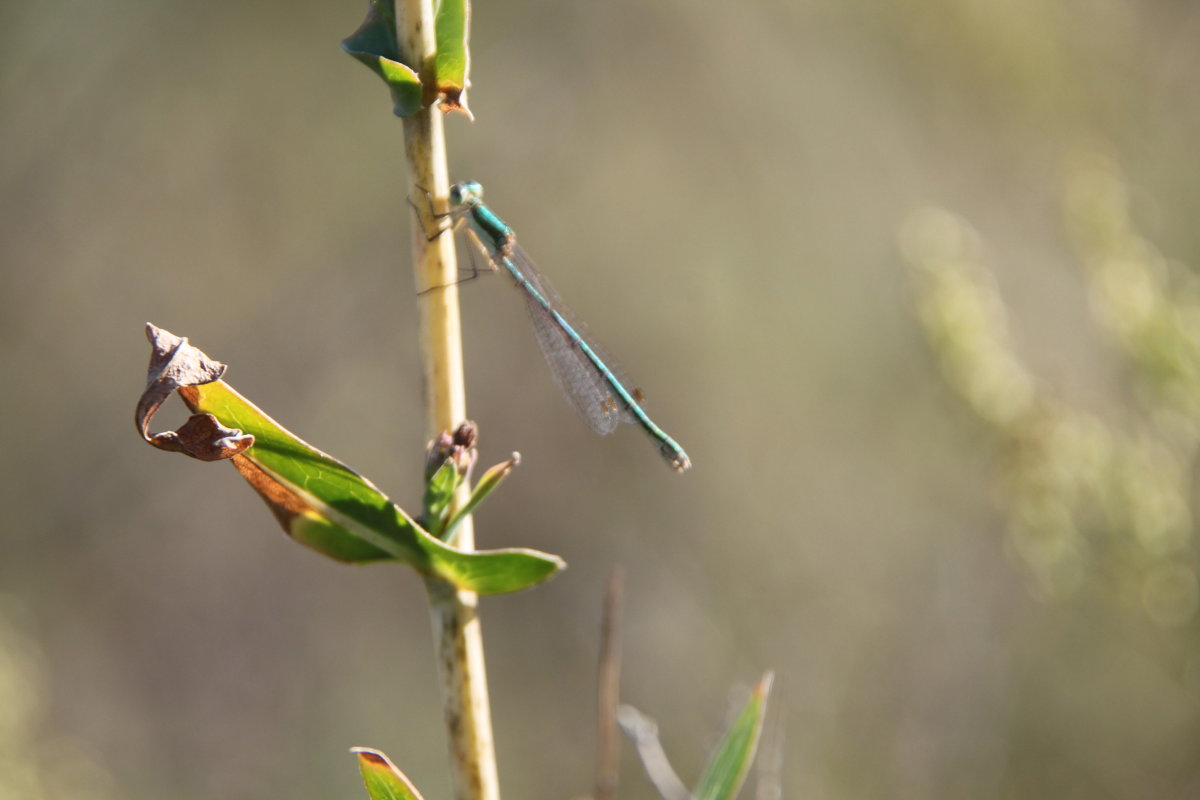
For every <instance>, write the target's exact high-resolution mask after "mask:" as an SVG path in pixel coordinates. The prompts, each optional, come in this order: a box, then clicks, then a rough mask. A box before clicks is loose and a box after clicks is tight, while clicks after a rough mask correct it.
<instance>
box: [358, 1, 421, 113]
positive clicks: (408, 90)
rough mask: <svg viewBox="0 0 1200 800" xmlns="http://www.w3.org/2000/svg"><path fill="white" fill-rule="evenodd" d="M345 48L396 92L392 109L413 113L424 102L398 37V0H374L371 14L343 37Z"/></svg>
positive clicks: (414, 72) (393, 93)
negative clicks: (401, 51) (401, 49)
mask: <svg viewBox="0 0 1200 800" xmlns="http://www.w3.org/2000/svg"><path fill="white" fill-rule="evenodd" d="M342 50H344V51H345V52H346V53H347V54H349V55H351V56H353V57H354V58H356V59H358V60H359V61H361V62H362V63H363V64H365V65H366V66H367V68H368V69H370V70H371V71H372V72H374V73H375V74H376V75H378V76H379V77H380V78H382V79H383V82H384V83H386V84H387V86H388V91H390V92H391V95H392V113H394V114H395V115H396V116H398V117H411V116H412V115H413V114H415V113H417V112H418V111H420V110H421V107H422V105H423V87H422V86H421V79H420V77H418V75H417V73H416V71H415V70H414V69H413V68H412V67H411V66H409V65H408V64H406V63H405V59H404V58H403V57H402V56H401V54H400V46H399V43H398V42H397V41H396V6H395V0H371V5H370V7H369V8H368V9H367V16H366V18H365V19H363V22H362V24H361V25H360V26H359V27H358V30H356V31H355V32H354V33H352V34H350V35H349V36H347V37H346V38H345V39H343V40H342Z"/></svg>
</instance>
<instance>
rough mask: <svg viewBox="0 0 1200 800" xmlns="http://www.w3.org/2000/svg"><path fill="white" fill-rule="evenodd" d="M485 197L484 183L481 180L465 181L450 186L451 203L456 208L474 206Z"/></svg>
mask: <svg viewBox="0 0 1200 800" xmlns="http://www.w3.org/2000/svg"><path fill="white" fill-rule="evenodd" d="M482 199H483V185H482V184H480V183H479V181H463V182H461V183H456V184H454V185H453V186H451V187H450V205H452V206H454V207H455V208H462V207H464V206H473V205H475V204H476V203H478V202H479V201H480V200H482Z"/></svg>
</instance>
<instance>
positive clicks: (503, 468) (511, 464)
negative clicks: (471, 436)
mask: <svg viewBox="0 0 1200 800" xmlns="http://www.w3.org/2000/svg"><path fill="white" fill-rule="evenodd" d="M520 463H521V454H520V453H513V454H512V458H510V459H508V460H507V461H502V462H501V463H499V464H497V465H496V466H494V467H492V468H491V469H489V470H488V471H487V472H485V473H483V477H482V478H480V479H479V483H477V484H476V485H475V488H474V489H472V490H471V497H470V498H469V499H468V500H467V502H466V504H464V505H463V507H462V508H460V509H459V510H458V511H456V512H454V517H453V518H451V520H450V522H449V524H447V525H446V528H445V531H443V532H442V534H441V536H440V538H441V539H442V540H443V541H446V542H453V541H454V533H455V530H456V529H457V528H458V523H460V522H462V521H463V518H464V517H466V516H467V515H468V514H470V513H471V512H472V511H474V510H475V507H476V506H478V505H479V504H480V503H482V502H483V500H484V498H485V497H487V496H488V495H489V494H491V493H492V492H493V491H495V489H496V487H497V486H499V485H500V482H501V481H503V480H504V479H505V478H507V477H508V475H509V473H511V472H512V471H513V470H514V469H516V466H517V464H520Z"/></svg>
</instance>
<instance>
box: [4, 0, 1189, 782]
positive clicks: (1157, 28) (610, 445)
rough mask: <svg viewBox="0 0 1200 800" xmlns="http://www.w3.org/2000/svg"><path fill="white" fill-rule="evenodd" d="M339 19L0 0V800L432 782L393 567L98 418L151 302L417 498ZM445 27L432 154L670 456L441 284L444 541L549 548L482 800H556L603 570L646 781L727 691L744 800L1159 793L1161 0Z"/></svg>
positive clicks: (267, 11)
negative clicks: (368, 756) (590, 417)
mask: <svg viewBox="0 0 1200 800" xmlns="http://www.w3.org/2000/svg"><path fill="white" fill-rule="evenodd" d="M365 5H366V4H365V3H364V2H359V1H358V0H356V2H338V3H334V2H296V1H294V2H289V3H284V2H257V3H235V2H226V1H221V2H209V3H183V2H174V3H172V2H145V0H142V1H139V0H89V2H83V1H82V0H67V2H60V3H25V4H17V3H5V4H3V6H0V42H2V44H3V46H2V47H0V118H2V119H3V123H0V131H2V133H0V136H2V137H3V141H2V146H3V151H2V152H3V158H2V159H0V187H2V188H0V203H2V204H3V215H2V217H0V226H2V228H0V230H2V234H0V241H2V242H3V245H2V247H3V263H4V270H3V282H4V284H3V292H2V294H0V302H2V304H3V305H2V313H0V354H2V358H3V362H2V363H3V369H4V374H5V375H6V376H7V377H6V385H7V386H8V389H7V391H6V392H5V393H4V398H5V401H4V413H5V418H6V420H7V423H6V424H5V425H4V426H3V431H4V449H5V453H6V456H7V457H6V459H5V463H6V464H7V468H6V470H5V476H4V477H5V479H4V480H3V481H2V482H0V486H2V487H3V488H2V489H0V492H3V496H2V500H3V507H4V508H5V509H6V510H7V511H8V512H9V513H10V514H11V515H12V516H11V517H10V519H9V522H8V523H7V524H6V525H5V526H4V531H5V532H4V534H3V540H2V548H3V549H2V551H0V552H2V553H3V556H2V558H0V798H3V800H9V798H13V800H39V799H40V798H43V797H55V798H59V797H68V796H88V797H92V798H133V799H134V800H142V799H143V798H145V799H146V800H151V799H152V798H153V799H155V800H157V799H158V798H164V797H171V798H178V799H179V800H213V799H215V798H222V799H224V800H240V799H241V798H245V799H246V800H250V799H251V798H267V797H285V796H286V797H295V798H311V799H312V800H320V799H324V798H350V797H359V796H362V795H361V789H360V788H359V787H358V785H357V777H356V774H355V770H354V765H353V761H352V759H351V758H350V756H349V755H348V754H347V752H346V749H347V748H348V747H350V746H353V745H368V746H374V747H379V748H382V749H384V750H386V751H387V752H388V753H389V754H390V755H391V756H392V757H393V758H394V759H395V760H396V761H397V763H399V764H400V765H401V766H402V767H403V768H404V769H405V770H406V771H408V773H409V774H410V775H411V776H412V778H413V779H414V780H415V781H416V783H417V785H418V786H420V787H421V788H422V789H423V791H424V792H425V793H426V796H427V797H430V798H444V797H447V796H449V781H448V779H447V777H446V773H447V769H446V755H445V742H444V736H443V732H442V726H441V712H440V709H439V705H438V702H437V698H436V690H435V679H434V662H433V657H432V652H431V645H430V634H429V623H428V620H427V616H426V613H425V604H424V598H423V592H422V589H421V586H420V584H419V581H418V580H417V579H416V578H415V577H414V576H413V575H412V574H411V573H410V572H408V571H406V570H401V569H391V568H387V567H382V566H375V567H365V568H351V567H345V566H339V565H335V564H333V563H331V562H327V561H325V560H323V559H321V558H320V557H318V556H316V555H315V554H313V553H311V552H308V551H306V550H303V549H301V548H298V547H296V546H294V545H293V544H292V543H291V542H289V541H287V540H286V538H285V537H284V536H283V535H282V534H281V533H280V531H279V530H278V528H277V527H276V526H275V523H274V521H273V520H272V519H271V518H270V516H269V515H268V514H267V513H266V511H265V509H264V508H263V507H262V506H261V503H260V501H259V500H258V499H257V498H256V497H254V496H253V495H252V494H251V493H250V492H248V491H246V490H245V488H244V487H243V486H242V485H241V483H240V480H239V479H238V478H237V476H236V474H235V473H234V471H233V470H232V469H229V468H228V467H224V466H213V465H206V464H200V463H198V462H192V461H189V460H187V459H184V458H177V457H170V456H167V455H165V454H163V453H159V452H156V451H154V450H152V449H150V448H149V447H146V446H145V445H144V444H143V443H142V442H141V441H139V439H138V437H137V436H136V434H135V432H134V429H133V426H132V424H131V423H132V415H133V406H134V402H135V400H136V398H137V396H138V393H139V392H140V390H141V388H142V376H143V375H144V369H145V363H146V360H147V357H148V348H147V346H146V343H145V340H144V339H143V336H142V324H143V323H144V322H145V321H146V320H151V321H153V322H155V323H156V324H159V325H161V326H164V327H166V328H167V329H169V330H171V331H173V332H175V333H177V334H179V335H184V336H188V337H190V338H191V339H192V341H193V342H194V343H195V344H196V345H197V346H199V347H201V348H202V349H203V350H205V351H206V352H208V353H209V354H210V355H212V356H213V357H215V358H218V359H220V360H222V361H224V362H226V363H228V364H229V365H230V369H229V372H228V373H227V376H226V377H227V379H228V380H229V381H230V382H231V383H232V384H233V385H234V386H235V387H236V388H237V389H239V390H240V391H241V392H242V393H244V394H245V395H247V396H248V397H250V398H251V399H252V400H254V401H255V402H256V403H258V404H259V405H261V406H262V407H264V408H265V409H267V410H268V411H269V412H270V413H272V414H273V415H274V416H275V417H276V418H277V419H279V420H280V421H281V422H282V423H283V424H285V425H287V426H288V427H289V428H291V429H293V430H295V431H297V432H299V433H300V434H301V435H303V436H304V437H305V438H307V439H308V440H309V441H310V442H312V443H314V444H315V445H317V446H319V447H321V448H323V449H325V450H327V451H329V452H331V453H333V454H334V455H336V456H338V457H339V458H341V459H342V460H344V461H346V462H347V463H349V464H351V465H353V466H354V467H356V468H357V469H359V470H360V471H362V472H363V473H365V474H366V475H368V476H369V477H371V478H372V479H373V480H375V481H376V483H377V484H378V485H379V486H380V487H381V488H383V489H384V490H385V491H387V492H389V493H390V494H392V495H394V496H395V497H396V498H397V499H398V500H399V501H400V502H401V503H403V504H408V505H409V506H412V505H414V504H415V501H416V500H417V498H418V497H419V493H418V481H419V475H420V469H421V459H422V447H423V444H424V441H423V433H422V430H421V426H422V423H421V420H422V418H423V417H422V412H421V409H420V407H419V403H420V398H421V387H420V384H419V381H420V373H419V368H418V363H417V357H416V347H415V341H414V340H415V332H416V326H415V319H414V313H415V304H414V302H413V289H412V280H411V276H410V275H409V273H408V271H407V269H408V254H409V242H408V238H407V237H408V230H409V215H410V211H409V209H408V207H407V206H406V204H405V198H404V191H405V188H404V187H405V176H404V159H403V154H402V151H401V139H400V125H399V123H398V122H397V121H396V120H395V119H394V118H392V117H391V115H390V105H389V102H388V100H387V95H386V91H385V90H384V88H383V86H382V85H381V84H380V83H379V82H378V81H377V79H375V78H374V77H373V76H371V75H370V74H369V73H368V72H367V71H366V70H365V69H363V67H362V66H360V65H359V64H357V63H355V62H354V61H353V60H352V59H350V58H348V57H347V56H345V55H343V54H342V53H341V52H340V51H339V49H338V46H337V45H338V41H339V40H340V39H341V38H342V37H343V36H345V35H347V34H349V33H350V32H351V31H352V30H354V28H355V27H356V26H357V24H358V22H359V20H360V19H361V16H362V14H363V12H364V10H365ZM473 34H474V35H473V74H472V77H473V89H472V91H471V95H470V99H471V104H472V108H473V109H474V111H475V114H476V117H477V121H476V122H475V123H474V124H471V123H468V122H466V121H465V120H464V119H461V118H452V119H449V120H447V127H448V135H449V138H450V162H451V172H452V175H453V176H454V177H455V178H456V179H465V178H474V179H477V180H479V181H481V182H483V184H484V185H485V186H486V187H487V189H488V200H489V201H490V202H491V203H492V204H493V205H494V207H495V208H496V209H497V211H498V212H499V213H500V214H502V215H503V216H504V217H505V218H506V219H507V220H508V221H509V222H510V223H512V224H513V226H514V227H515V228H516V229H517V230H518V231H519V232H520V236H521V241H522V242H523V243H524V245H525V246H526V248H527V249H528V250H529V251H530V252H531V253H532V254H533V256H534V257H535V258H536V259H538V261H539V263H540V264H541V266H542V268H543V269H544V270H545V272H546V273H547V274H548V275H549V276H550V277H551V278H552V279H553V280H554V282H555V284H556V286H557V288H558V289H559V291H560V292H561V293H562V295H563V296H564V297H566V298H567V300H568V301H569V302H570V303H571V305H572V307H573V308H574V310H575V311H576V312H577V313H578V314H579V316H580V317H581V318H583V319H586V320H588V321H589V323H590V325H591V328H592V330H593V331H594V332H595V333H596V334H597V336H598V338H599V339H601V340H602V341H603V342H604V344H605V346H606V348H607V349H608V350H610V351H611V352H613V353H616V354H618V356H619V357H620V359H621V361H622V362H623V364H624V366H625V369H626V370H627V371H628V372H629V374H631V375H634V376H636V377H637V380H638V381H639V382H640V385H641V386H642V387H643V388H644V389H645V391H646V393H647V394H648V396H649V397H650V402H649V409H650V411H651V413H652V414H653V415H654V416H655V417H656V419H658V420H659V421H660V422H661V423H662V424H663V426H664V427H665V428H666V429H667V430H669V431H670V432H671V433H672V435H674V436H675V437H677V438H678V439H679V440H680V441H681V442H682V443H683V444H684V445H685V446H686V448H687V450H688V453H689V454H690V455H691V457H692V459H693V461H694V463H695V468H694V469H693V470H692V471H691V472H690V473H688V474H686V475H684V476H678V475H674V474H672V473H671V472H670V470H668V469H666V468H665V467H664V466H663V464H662V463H661V461H660V460H659V459H658V457H657V456H656V455H655V453H654V452H653V450H652V448H651V447H650V446H649V445H648V444H647V443H646V442H645V441H644V440H643V437H642V436H641V435H640V434H639V433H638V432H637V431H635V430H633V429H625V430H622V431H620V432H619V433H618V434H617V435H615V436H613V437H610V438H607V439H599V438H596V437H594V436H592V434H591V433H590V432H589V431H588V430H587V429H586V427H585V426H584V425H583V424H581V423H580V422H579V420H577V419H574V418H573V416H572V412H571V411H570V409H569V407H568V405H567V404H566V403H565V402H563V400H562V398H560V397H559V396H558V393H557V391H556V390H555V388H554V386H553V384H552V382H551V380H550V378H549V376H548V374H547V373H546V370H545V367H544V365H543V364H542V363H541V357H540V354H539V353H538V351H537V348H536V346H535V345H534V343H533V340H532V337H531V335H530V332H529V331H528V330H527V321H526V320H525V319H524V313H525V312H524V310H523V309H522V308H521V307H520V306H521V302H520V300H519V299H518V297H517V296H516V294H515V292H514V291H513V289H512V288H511V287H510V286H508V285H507V282H506V281H505V280H503V279H501V278H485V279H483V280H480V281H476V282H472V283H469V284H467V285H466V286H464V287H463V297H464V304H465V305H464V323H465V336H466V343H467V344H466V346H467V353H466V358H467V366H468V385H469V393H470V394H469V408H470V413H471V416H472V417H473V418H474V419H476V420H477V421H478V422H479V423H480V425H481V427H482V431H483V434H482V443H481V446H482V459H483V461H484V463H494V462H495V461H498V460H501V459H502V458H504V457H506V456H507V455H508V454H509V452H511V451H513V450H520V451H521V453H522V454H523V456H524V461H523V463H522V466H521V468H520V470H519V471H518V473H517V474H516V475H515V476H514V477H513V478H512V479H511V480H510V481H509V483H508V484H506V486H505V488H504V491H502V492H501V493H499V494H498V495H497V496H495V497H494V499H492V500H490V501H489V502H488V504H487V505H486V506H485V507H484V508H483V510H482V511H481V513H480V514H479V515H478V517H477V521H478V535H479V541H480V545H481V546H487V547H499V546H508V545H526V546H531V547H537V548H540V549H543V550H547V551H550V552H553V553H557V554H560V555H562V556H563V557H565V558H566V559H567V561H568V562H569V564H570V569H569V570H568V571H567V572H566V573H564V574H563V575H561V576H560V577H558V578H557V579H555V580H554V581H552V582H551V583H549V584H548V585H546V586H544V587H541V588H538V589H536V590H534V591H530V592H526V593H523V594H519V595H516V596H512V597H500V598H495V599H490V600H487V601H486V602H485V604H484V606H483V618H484V625H485V636H486V641H487V645H488V658H489V666H490V670H491V672H490V681H491V689H492V694H493V699H494V715H495V723H496V735H497V745H498V751H499V756H500V771H501V780H502V786H503V788H504V790H505V792H506V794H507V796H508V797H512V798H518V797H519V798H547V799H549V798H565V797H573V796H578V795H580V794H584V793H586V792H587V791H589V788H590V770H591V761H592V751H593V738H594V737H593V699H592V692H593V681H594V662H595V657H596V640H597V627H598V621H599V607H600V595H601V591H602V587H603V583H604V579H605V576H606V574H607V572H608V571H609V570H610V568H611V567H612V566H613V565H615V564H623V565H624V566H625V568H626V571H627V572H626V574H627V603H628V610H627V613H628V625H627V629H626V631H625V670H624V676H625V685H624V697H625V699H626V701H628V702H631V703H633V704H635V705H637V706H638V707H639V708H641V709H642V710H643V711H644V712H646V713H648V714H650V715H651V716H653V717H655V718H656V719H657V720H658V721H659V723H660V726H661V729H662V732H663V737H664V744H665V746H666V747H667V749H668V752H669V753H670V754H671V755H672V756H673V758H674V759H675V761H676V765H677V767H678V768H679V769H680V771H681V772H682V773H683V774H684V775H685V776H687V777H689V778H690V777H692V776H694V775H695V774H696V773H697V771H698V769H699V767H700V765H701V764H702V762H703V759H704V756H705V754H706V748H707V747H709V746H710V745H711V744H712V742H713V740H714V736H715V733H716V731H717V729H718V727H719V724H720V722H721V720H722V718H723V717H724V715H725V713H726V710H727V707H728V698H729V694H728V692H729V687H730V686H732V685H735V684H741V685H746V684H749V683H751V682H752V681H754V680H755V679H756V678H757V677H758V676H759V674H761V672H762V671H763V670H764V669H766V668H774V669H775V670H777V673H778V681H777V684H776V687H777V695H776V699H777V702H778V704H779V708H780V710H781V711H782V714H781V718H782V724H783V730H784V737H783V740H782V741H783V744H782V752H783V757H784V764H785V766H784V771H783V777H782V789H783V793H784V795H785V796H786V797H788V798H963V797H971V798H976V799H977V800H984V799H986V798H1008V797H1020V798H1085V797H1086V798H1097V797H1103V798H1144V797H1157V798H1194V797H1196V796H1198V795H1200V636H1198V633H1200V631H1198V629H1197V623H1198V617H1197V588H1196V587H1197V580H1196V575H1197V567H1196V564H1197V537H1196V524H1195V522H1194V516H1195V512H1196V503H1195V491H1194V489H1195V477H1196V470H1195V442H1196V439H1197V432H1196V423H1195V420H1196V419H1197V418H1198V417H1197V414H1196V413H1193V412H1200V379H1197V371H1198V370H1200V367H1198V365H1200V300H1198V298H1200V292H1198V291H1197V288H1196V283H1197V280H1196V273H1195V270H1196V268H1198V267H1200V226H1198V225H1197V224H1196V219H1197V215H1198V213H1200V159H1198V158H1197V156H1196V144H1197V142H1198V141H1200V80H1198V78H1197V76H1198V75H1200V9H1197V6H1196V4H1195V3H1193V2H1189V1H1187V0H1141V1H1140V2H1135V1H1134V0H1064V1H1063V2H1054V3H1047V2H1039V1H1038V0H1010V2H999V3H998V2H995V1H994V0H908V2H881V1H880V0H837V1H836V2H835V1H834V0H791V1H790V2H782V1H781V2H767V1H766V0H763V1H762V2H745V3H726V2H718V1H717V0H688V2H684V1H683V0H662V2H645V0H640V1H639V2H634V1H633V0H614V1H613V2H606V3H594V2H566V3H530V2H513V3H487V2H485V3H480V4H479V5H478V6H477V7H476V9H475V16H474V27H473ZM180 420H182V414H181V413H180V411H179V409H178V407H175V408H172V409H170V410H169V411H168V412H167V413H164V414H163V415H162V416H161V417H160V418H159V419H158V421H157V423H158V424H157V427H158V428H160V429H161V428H163V427H166V426H167V425H169V424H174V423H176V422H178V421H180ZM202 515H203V516H202ZM753 788H754V787H753V786H751V787H749V790H753ZM623 791H624V796H625V797H627V798H631V800H635V799H637V798H650V797H652V792H651V791H650V789H649V788H648V787H647V786H646V784H645V782H644V780H643V779H642V777H641V774H640V769H639V768H638V767H637V765H636V763H635V762H634V761H633V759H632V758H631V757H630V756H629V755H628V753H627V754H626V759H625V784H624V789H623ZM764 800H766V798H764Z"/></svg>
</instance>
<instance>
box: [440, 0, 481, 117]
mask: <svg viewBox="0 0 1200 800" xmlns="http://www.w3.org/2000/svg"><path fill="white" fill-rule="evenodd" d="M433 28H434V38H435V39H436V40H437V55H436V56H435V58H434V72H435V74H436V75H437V87H436V88H437V97H438V100H439V101H440V102H441V106H442V110H443V111H459V112H461V113H463V114H466V115H467V116H468V117H471V118H472V119H474V117H473V116H472V114H471V111H470V109H469V108H467V87H468V86H470V85H471V81H470V79H469V77H468V73H469V72H470V69H471V52H470V50H469V48H468V43H469V41H470V37H471V4H470V0H438V2H437V9H436V11H435V12H434V21H433Z"/></svg>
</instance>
